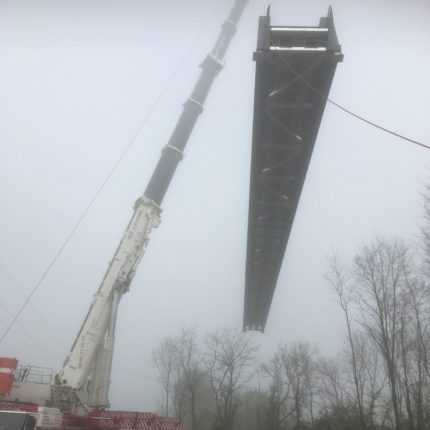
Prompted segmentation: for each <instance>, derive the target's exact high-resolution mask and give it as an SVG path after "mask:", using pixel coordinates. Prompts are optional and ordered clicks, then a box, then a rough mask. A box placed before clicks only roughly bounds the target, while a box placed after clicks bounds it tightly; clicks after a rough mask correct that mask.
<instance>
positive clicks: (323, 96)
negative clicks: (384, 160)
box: [280, 55, 430, 149]
mask: <svg viewBox="0 0 430 430" xmlns="http://www.w3.org/2000/svg"><path fill="white" fill-rule="evenodd" d="M280 57H281V60H282V61H283V62H284V63H285V64H286V65H287V67H288V68H289V69H290V70H291V71H292V72H293V73H294V75H296V76H297V78H298V79H300V80H301V81H302V82H303V83H304V84H305V85H306V86H307V87H309V88H310V89H311V90H312V91H313V92H314V93H315V94H318V95H319V96H320V97H322V98H323V99H325V100H327V101H328V102H329V103H331V104H332V105H334V106H336V107H337V108H339V109H341V110H343V111H344V112H346V113H348V114H350V115H352V116H354V117H355V118H357V119H359V120H361V121H363V122H365V123H367V124H369V125H371V126H373V127H376V128H379V129H380V130H382V131H385V132H386V133H389V134H392V135H393V136H396V137H399V138H400V139H403V140H407V141H408V142H411V143H413V144H415V145H418V146H421V147H423V148H426V149H430V146H428V145H425V144H424V143H421V142H418V141H416V140H413V139H410V138H409V137H406V136H403V135H401V134H399V133H396V132H394V131H392V130H389V129H388V128H385V127H383V126H382V125H378V124H376V123H374V122H372V121H370V120H368V119H366V118H363V117H362V116H360V115H358V114H356V113H354V112H351V111H350V110H349V109H346V108H344V107H343V106H341V105H340V104H338V103H336V102H335V101H333V100H331V99H330V98H329V97H327V96H325V95H324V94H322V93H321V92H320V91H318V90H317V89H316V88H315V87H313V86H312V85H311V84H310V83H309V82H308V81H307V80H306V79H304V78H303V76H302V75H300V74H299V73H298V72H297V71H296V70H295V69H294V68H293V67H292V66H291V65H290V63H288V61H287V60H286V59H285V58H284V57H283V56H282V55H280Z"/></svg>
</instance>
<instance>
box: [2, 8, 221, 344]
mask: <svg viewBox="0 0 430 430" xmlns="http://www.w3.org/2000/svg"><path fill="white" fill-rule="evenodd" d="M223 1H224V0H219V1H218V3H217V4H216V6H215V7H214V8H213V9H212V10H211V12H210V14H209V16H208V18H207V19H206V21H205V22H204V23H203V26H202V27H201V29H200V30H199V32H198V34H197V36H196V37H195V38H194V39H193V41H192V42H191V44H190V46H189V48H188V50H187V51H186V52H185V54H184V56H183V57H182V59H181V61H180V62H179V64H178V66H177V67H176V69H175V70H174V72H173V73H172V75H171V76H170V78H169V79H168V81H167V82H166V85H165V86H164V88H163V89H162V90H161V92H160V95H159V96H158V98H157V99H156V100H155V102H154V104H153V105H152V106H151V108H150V109H149V111H148V113H147V114H146V116H145V118H144V119H143V120H142V122H141V123H140V125H139V127H138V128H137V130H136V132H135V133H134V135H133V137H132V138H131V139H130V141H129V142H128V144H127V145H126V147H125V148H124V150H123V151H122V153H121V154H120V156H119V157H118V159H117V161H116V162H115V163H114V165H113V166H112V168H111V170H110V171H109V173H108V174H107V176H106V178H105V180H104V181H103V182H102V184H101V185H100V187H99V188H98V190H97V191H96V193H95V194H94V196H93V197H92V199H91V200H90V202H89V204H88V205H87V207H86V208H85V210H84V211H83V213H82V214H81V216H80V217H79V218H78V220H77V222H76V223H75V225H74V226H73V228H72V229H71V231H70V233H69V234H68V235H67V237H66V239H65V240H64V242H63V244H62V245H61V246H60V248H59V250H58V251H57V253H56V254H55V255H54V257H53V259H52V260H51V262H50V263H49V264H48V266H47V268H46V269H45V271H44V272H43V273H42V276H41V277H40V278H39V280H38V281H37V283H36V285H35V286H34V287H33V289H32V290H31V292H30V294H29V295H28V296H27V298H26V299H25V301H24V303H23V304H22V306H21V307H20V308H19V310H18V311H17V313H16V314H15V316H14V318H13V319H12V321H11V323H10V324H9V325H8V327H7V328H6V330H5V331H4V333H3V334H2V336H1V338H0V343H1V342H3V340H4V339H5V337H6V336H7V334H8V333H9V331H10V330H11V328H12V327H13V325H14V324H15V323H16V321H17V320H18V318H19V316H20V315H21V313H22V312H23V310H24V309H25V308H26V306H27V305H28V303H29V302H30V300H31V299H32V297H33V296H34V294H35V293H36V291H37V290H38V289H39V287H40V285H41V283H42V282H43V281H44V280H45V278H46V276H47V275H48V273H49V272H50V271H51V269H52V267H53V266H54V264H55V263H56V262H57V260H58V258H59V257H60V255H61V254H62V253H63V251H64V249H65V248H66V246H67V245H68V243H69V242H70V239H71V238H72V237H73V235H74V234H75V232H76V230H77V229H78V227H79V226H80V225H81V224H82V221H83V220H84V219H85V217H86V216H87V214H88V213H89V211H90V209H91V208H92V207H93V205H94V203H95V202H96V200H97V199H98V197H99V196H100V194H101V192H102V191H103V190H104V188H105V186H106V185H107V183H108V182H109V180H110V179H111V177H112V176H113V174H114V173H115V171H116V170H117V168H118V166H119V164H120V163H121V161H122V160H123V159H124V157H125V156H126V154H127V153H128V151H129V150H130V148H131V146H132V145H133V144H134V142H135V141H136V139H137V136H138V135H139V134H140V132H141V131H142V129H143V127H144V126H145V124H146V123H147V121H148V119H149V118H150V116H151V115H152V113H153V112H154V110H155V109H156V107H157V106H158V105H159V104H160V102H161V100H162V98H163V96H164V94H165V93H166V92H167V90H168V89H169V88H170V85H171V84H172V82H173V80H174V78H175V77H176V75H177V74H178V72H179V71H180V70H181V69H182V66H183V65H184V63H185V61H186V59H187V58H188V56H189V55H190V53H191V52H192V50H193V49H194V47H195V45H196V44H197V42H198V41H199V40H200V38H201V36H202V35H203V33H204V32H205V31H206V28H207V26H208V24H209V23H210V21H211V20H212V19H213V17H214V16H215V14H216V12H217V10H218V9H219V7H220V6H221V4H222V3H223Z"/></svg>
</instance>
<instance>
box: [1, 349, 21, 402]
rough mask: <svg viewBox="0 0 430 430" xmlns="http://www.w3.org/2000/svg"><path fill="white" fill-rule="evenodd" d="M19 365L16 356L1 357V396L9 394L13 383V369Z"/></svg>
mask: <svg viewBox="0 0 430 430" xmlns="http://www.w3.org/2000/svg"><path fill="white" fill-rule="evenodd" d="M17 366H18V360H17V359H16V358H9V357H0V396H8V395H9V394H10V391H11V389H12V384H13V371H14V370H15V369H16V367H17Z"/></svg>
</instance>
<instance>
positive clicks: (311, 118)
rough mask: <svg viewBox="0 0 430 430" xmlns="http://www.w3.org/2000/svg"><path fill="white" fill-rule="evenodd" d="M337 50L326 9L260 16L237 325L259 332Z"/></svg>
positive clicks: (266, 311)
mask: <svg viewBox="0 0 430 430" xmlns="http://www.w3.org/2000/svg"><path fill="white" fill-rule="evenodd" d="M342 58H343V55H342V53H341V47H340V45H339V43H338V40H337V36H336V31H335V28H334V22H333V14H332V10H331V9H329V12H328V15H327V17H323V18H321V19H320V22H319V25H318V26H316V27H297V26H296V27H281V26H271V25H270V14H269V11H268V14H267V15H266V16H263V17H260V21H259V29H258V42H257V50H256V52H255V53H254V60H255V62H256V75H255V99H254V123H253V137H252V157H251V182H250V193H249V218H248V237H247V257H246V277H245V303H244V318H243V328H244V330H259V331H264V328H265V325H266V321H267V317H268V314H269V310H270V306H271V303H272V298H273V294H274V291H275V287H276V283H277V280H278V276H279V272H280V269H281V265H282V261H283V257H284V253H285V249H286V246H287V243H288V238H289V236H290V232H291V228H292V225H293V221H294V216H295V213H296V210H297V206H298V203H299V199H300V195H301V192H302V188H303V184H304V181H305V178H306V172H307V170H308V166H309V162H310V160H311V156H312V151H313V148H314V145H315V140H316V138H317V134H318V129H319V126H320V123H321V119H322V116H323V112H324V108H325V105H326V101H327V95H328V93H329V90H330V86H331V83H332V80H333V76H334V72H335V69H336V65H337V63H338V62H339V61H342Z"/></svg>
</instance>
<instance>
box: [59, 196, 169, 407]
mask: <svg viewBox="0 0 430 430" xmlns="http://www.w3.org/2000/svg"><path fill="white" fill-rule="evenodd" d="M160 213H161V209H160V207H159V206H158V205H156V204H155V203H154V202H152V201H150V200H148V199H146V198H144V197H143V198H140V199H138V200H137V201H136V204H135V209H134V214H133V216H132V218H131V220H130V223H129V225H128V227H127V229H126V230H125V233H124V236H123V238H122V240H121V242H120V244H119V246H118V249H117V250H116V252H115V255H114V258H113V260H112V261H111V263H110V265H109V267H108V270H107V272H106V275H105V277H104V279H103V281H102V283H101V286H100V288H99V290H98V291H97V293H96V295H95V297H94V301H93V303H92V305H91V307H90V309H89V311H88V314H87V317H86V318H85V321H84V323H83V325H82V327H81V329H80V331H79V334H78V336H77V338H76V340H75V342H74V344H73V347H72V349H71V351H70V353H69V355H68V357H67V359H66V361H65V363H64V366H63V369H62V372H61V373H60V379H61V384H63V385H66V386H68V387H71V388H73V389H74V390H76V391H80V393H79V398H80V399H81V400H82V401H84V402H85V404H87V405H88V406H90V407H107V406H108V403H109V402H108V399H107V393H108V388H109V382H110V368H111V364H112V354H113V340H114V331H115V323H116V312H117V308H118V303H119V300H120V298H121V297H122V295H123V294H124V293H125V292H127V291H128V288H129V285H130V282H131V280H132V278H133V276H134V274H135V271H136V268H137V265H138V264H139V261H140V259H141V258H142V255H143V254H144V252H145V248H146V246H147V244H148V242H149V236H150V234H151V231H152V229H153V228H155V227H157V226H158V225H159V223H160Z"/></svg>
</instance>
